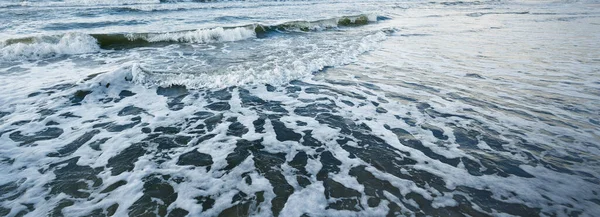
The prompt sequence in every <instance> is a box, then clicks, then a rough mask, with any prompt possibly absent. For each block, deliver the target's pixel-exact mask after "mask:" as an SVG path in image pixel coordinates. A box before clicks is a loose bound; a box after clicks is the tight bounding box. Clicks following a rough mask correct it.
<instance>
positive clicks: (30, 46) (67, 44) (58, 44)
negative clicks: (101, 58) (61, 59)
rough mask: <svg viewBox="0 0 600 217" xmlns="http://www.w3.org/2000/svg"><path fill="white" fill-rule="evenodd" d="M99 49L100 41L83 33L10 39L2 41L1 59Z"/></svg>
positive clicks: (0, 47)
mask: <svg viewBox="0 0 600 217" xmlns="http://www.w3.org/2000/svg"><path fill="white" fill-rule="evenodd" d="M98 51H100V46H99V45H98V41H97V40H96V39H95V38H94V37H92V36H90V35H87V34H82V33H67V34H64V35H62V36H46V37H35V38H27V39H17V40H8V41H5V42H2V43H0V59H3V60H15V59H40V58H48V57H52V56H59V55H73V54H84V53H92V52H98Z"/></svg>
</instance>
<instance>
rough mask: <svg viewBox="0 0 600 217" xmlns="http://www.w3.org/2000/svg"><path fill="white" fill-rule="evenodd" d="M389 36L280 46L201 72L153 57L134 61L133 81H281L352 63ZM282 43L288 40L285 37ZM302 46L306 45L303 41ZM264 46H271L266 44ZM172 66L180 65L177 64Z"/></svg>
mask: <svg viewBox="0 0 600 217" xmlns="http://www.w3.org/2000/svg"><path fill="white" fill-rule="evenodd" d="M386 37H387V36H386V34H385V33H383V32H376V33H374V34H370V35H367V36H364V37H362V38H361V39H359V40H352V41H348V42H345V43H341V44H339V45H335V47H334V49H324V48H319V47H318V45H313V44H309V45H308V46H307V47H315V50H306V48H304V47H298V45H293V46H292V47H289V48H286V47H280V48H277V49H278V50H280V52H285V55H284V56H266V57H264V59H255V60H253V61H249V62H245V63H242V64H238V65H225V66H222V69H218V71H207V72H201V73H199V72H194V71H190V72H187V71H185V70H184V71H164V70H158V71H156V70H153V68H152V67H154V66H155V65H156V61H155V60H153V59H150V60H148V61H147V62H149V63H150V64H143V63H142V64H139V65H138V64H135V65H132V76H133V77H132V81H133V82H135V83H138V84H143V85H145V86H148V87H152V86H171V85H184V86H187V87H188V88H205V87H208V88H219V87H228V86H236V85H245V84H264V83H270V84H282V83H285V82H289V81H291V80H294V79H299V78H303V77H307V76H310V75H311V74H312V73H314V72H317V71H319V70H322V69H324V68H325V67H335V66H341V65H345V64H348V63H351V62H353V61H355V60H356V58H357V57H358V56H359V55H360V54H362V53H364V52H367V51H369V50H371V49H373V48H374V47H376V46H377V43H378V42H380V41H382V40H385V38H386ZM277 43H278V42H274V44H271V45H269V46H273V47H278V45H277ZM282 43H286V42H285V41H282ZM282 46H283V45H282ZM285 46H289V45H285ZM300 46H306V45H304V44H302V45H300ZM330 48H331V47H330ZM264 49H269V48H267V47H265V48H264ZM284 49H285V50H287V51H285V50H284ZM263 55H264V54H263ZM294 58H295V59H294ZM165 65H166V64H161V65H159V66H160V67H164V66H165ZM167 66H168V65H167ZM173 68H176V69H177V67H173ZM179 70H180V69H179Z"/></svg>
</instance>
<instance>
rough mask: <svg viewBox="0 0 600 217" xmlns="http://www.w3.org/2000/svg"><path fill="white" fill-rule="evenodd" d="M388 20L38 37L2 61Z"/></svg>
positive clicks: (6, 50) (4, 49) (16, 42)
mask: <svg viewBox="0 0 600 217" xmlns="http://www.w3.org/2000/svg"><path fill="white" fill-rule="evenodd" d="M378 19H379V20H380V19H385V18H384V17H378V16H375V15H358V16H344V17H338V18H331V19H324V20H317V21H291V22H285V23H281V24H277V25H263V24H251V25H245V26H238V27H216V28H209V29H196V30H185V31H177V32H165V33H117V34H90V35H86V34H82V33H67V34H64V35H59V36H41V37H40V36H37V37H29V38H18V39H8V40H5V41H3V42H0V49H1V53H2V59H5V60H6V59H8V60H10V59H20V58H25V59H32V58H44V57H48V56H54V55H63V54H82V53H90V52H96V51H98V50H99V49H100V48H102V49H116V50H119V49H128V48H135V47H144V46H149V45H152V44H161V43H162V44H169V43H217V42H233V41H241V40H246V39H251V38H256V37H258V38H263V37H267V36H268V35H269V34H271V33H275V32H276V33H283V32H310V31H322V30H327V29H332V28H338V27H352V26H361V25H367V24H368V23H369V22H374V21H377V20H378Z"/></svg>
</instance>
